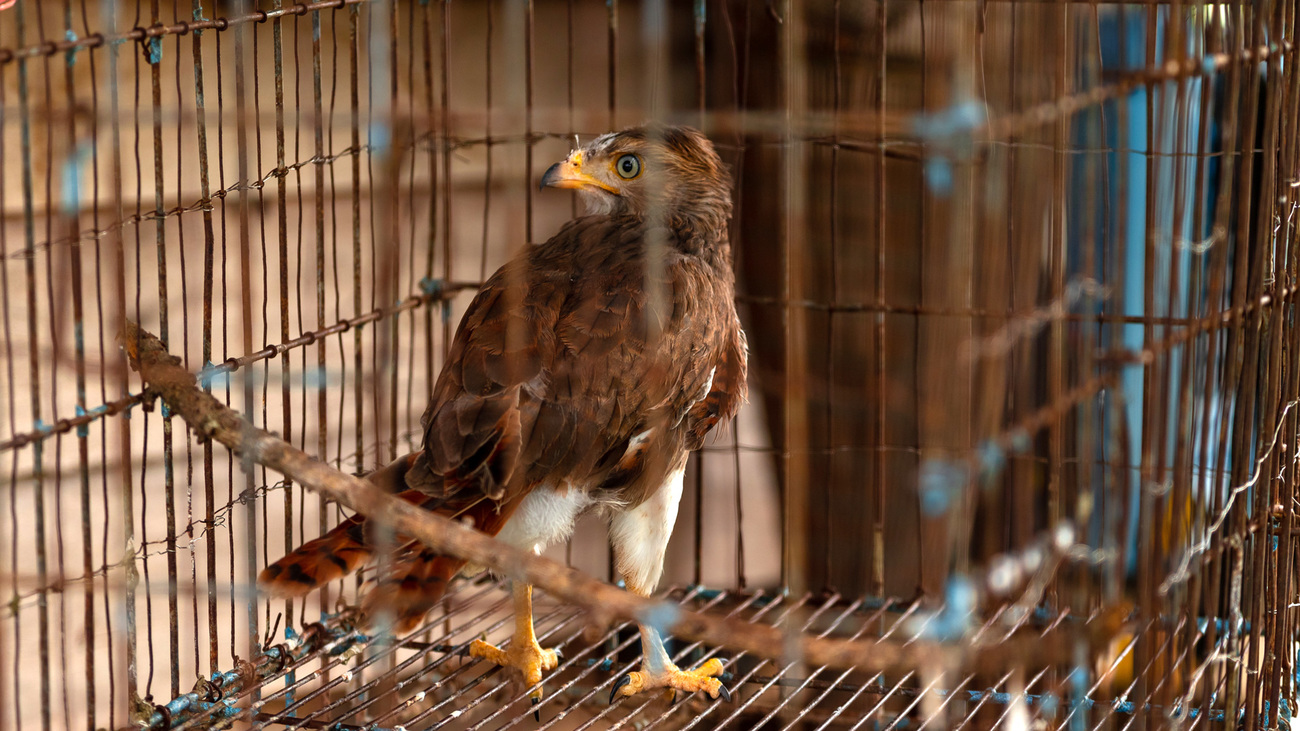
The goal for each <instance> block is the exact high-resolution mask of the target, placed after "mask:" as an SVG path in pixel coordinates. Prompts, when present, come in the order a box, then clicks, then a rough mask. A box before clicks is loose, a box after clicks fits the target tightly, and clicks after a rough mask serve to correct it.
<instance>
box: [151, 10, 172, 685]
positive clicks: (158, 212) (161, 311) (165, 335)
mask: <svg viewBox="0 0 1300 731" xmlns="http://www.w3.org/2000/svg"><path fill="white" fill-rule="evenodd" d="M151 13H152V22H153V23H154V24H155V25H157V24H160V23H161V22H162V18H161V16H160V14H159V2H158V0H152V7H151ZM151 43H153V44H156V48H157V49H158V58H157V59H154V58H152V57H151V58H150V63H149V82H150V93H151V100H152V112H153V114H152V122H153V166H154V216H155V217H156V220H155V225H154V248H155V250H156V256H157V260H158V338H159V339H160V340H162V343H163V345H164V346H168V345H170V337H171V336H170V323H169V319H170V318H169V314H168V302H169V297H168V287H167V284H168V281H167V231H166V221H167V219H166V205H165V200H164V196H165V190H166V188H165V181H164V177H163V176H164V166H163V140H162V58H161V56H162V39H161V38H155V39H153V40H152V41H151ZM141 284H142V283H141ZM162 429H163V484H164V490H165V501H166V506H165V512H166V520H167V528H166V531H167V538H166V541H167V543H166V545H167V579H168V580H167V629H168V639H169V642H168V649H169V659H170V661H171V673H170V680H171V686H170V688H171V695H170V696H169V697H171V698H175V697H176V696H178V695H180V692H181V679H180V625H179V606H178V602H179V596H178V594H177V590H178V588H179V587H178V586H177V582H176V572H177V569H176V479H175V469H174V467H175V465H174V463H173V454H172V417H171V414H170V412H169V411H168V410H167V408H166V407H165V406H164V408H163V410H162ZM142 458H143V459H147V457H144V455H142ZM142 472H143V471H142ZM145 565H146V567H147V566H148V563H147V562H146V564H145ZM150 593H151V594H152V590H151V591H150Z"/></svg>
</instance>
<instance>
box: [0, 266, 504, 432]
mask: <svg viewBox="0 0 1300 731" xmlns="http://www.w3.org/2000/svg"><path fill="white" fill-rule="evenodd" d="M427 284H428V286H426V287H425V290H424V291H423V292H420V293H418V294H413V295H410V296H408V297H406V298H405V299H403V300H401V301H400V302H398V303H397V304H396V305H393V306H392V307H379V308H376V309H373V310H371V311H369V312H365V313H362V314H360V315H357V316H356V317H352V318H348V319H345V320H339V321H338V322H336V323H334V324H332V325H330V326H328V327H324V328H321V329H319V330H311V331H308V332H305V333H303V334H302V335H299V336H298V337H296V338H294V339H293V340H289V341H287V342H283V343H276V344H274V345H267V346H266V347H264V348H262V349H261V350H258V351H256V352H254V353H248V354H246V355H241V356H232V357H230V358H227V359H225V360H224V361H222V362H221V363H216V364H212V365H210V366H207V367H205V368H203V369H202V370H200V371H199V372H198V373H197V374H196V378H198V379H199V383H200V384H205V385H208V386H211V385H213V384H212V380H213V378H214V377H216V376H220V375H225V374H229V373H233V372H235V371H237V370H239V369H240V368H243V367H245V366H248V365H251V364H253V363H256V362H258V361H263V360H269V359H271V358H274V357H276V356H279V355H282V354H284V353H287V352H289V351H291V350H295V349H297V348H301V347H304V346H307V345H311V344H313V343H315V342H316V341H317V340H320V339H321V338H325V337H329V336H331V335H338V334H341V333H345V332H347V331H349V330H351V329H353V328H359V327H363V326H365V325H368V324H371V323H375V322H379V321H380V320H383V319H385V318H387V317H391V316H392V315H396V314H400V313H402V312H406V311H408V310H415V309H417V308H420V307H423V306H425V305H428V304H431V303H434V302H445V301H446V300H448V299H450V298H451V297H452V296H454V295H455V294H456V293H458V292H461V291H464V290H467V289H478V287H479V286H480V284H479V283H478V282H440V281H432V282H429V283H427ZM149 393H150V392H149V391H147V390H146V391H144V392H142V393H135V394H130V395H128V396H124V397H122V398H121V399H118V400H116V401H112V402H110V403H107V404H103V405H101V406H96V407H95V408H93V409H89V410H87V411H86V412H85V413H84V414H79V415H77V416H74V417H65V418H62V419H57V420H55V421H54V423H52V424H50V425H49V426H45V427H41V428H38V429H35V430H32V431H29V432H25V433H23V434H18V435H16V436H14V437H11V438H10V439H7V440H5V441H3V442H0V452H5V451H8V450H11V449H17V448H20V447H24V446H27V445H28V444H31V443H33V442H37V441H41V440H44V439H47V438H49V437H50V436H53V435H56V434H66V433H68V432H70V431H72V430H73V429H76V428H78V427H82V426H86V425H87V424H90V423H91V422H93V421H96V420H98V419H102V418H104V417H106V416H112V415H113V414H117V413H121V412H122V411H125V410H127V409H129V408H131V407H133V406H136V405H138V404H141V403H144V402H145V401H147V400H148V399H149ZM114 408H115V409H116V410H112V409H114Z"/></svg>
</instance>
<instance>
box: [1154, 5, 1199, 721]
mask: <svg viewBox="0 0 1300 731" xmlns="http://www.w3.org/2000/svg"><path fill="white" fill-rule="evenodd" d="M1182 5H1183V4H1182V0H1175V1H1174V3H1173V5H1172V7H1171V10H1170V24H1169V30H1168V31H1167V35H1168V38H1169V41H1168V47H1167V48H1166V59H1168V57H1170V56H1172V57H1173V59H1174V60H1176V61H1178V62H1179V63H1181V62H1183V61H1184V60H1185V58H1186V57H1187V52H1188V45H1189V43H1190V38H1189V37H1188V35H1189V34H1188V30H1189V29H1190V25H1191V23H1190V21H1183V20H1181V18H1183V17H1184V13H1183V12H1182V10H1183V7H1182ZM1185 24H1186V25H1185ZM1188 84H1189V81H1188V79H1186V78H1184V77H1180V78H1179V79H1178V80H1177V81H1176V82H1175V87H1176V89H1175V96H1174V102H1173V105H1172V106H1173V108H1172V110H1170V111H1168V112H1163V115H1164V116H1165V117H1166V118H1170V117H1171V118H1172V124H1173V125H1175V128H1174V135H1173V137H1174V140H1173V148H1172V149H1171V150H1170V156H1169V157H1168V158H1166V160H1167V162H1165V163H1164V164H1165V165H1166V166H1167V167H1168V168H1169V170H1170V172H1171V174H1172V175H1173V186H1174V192H1173V208H1172V210H1171V212H1170V213H1171V216H1172V219H1173V220H1172V221H1171V223H1170V230H1171V235H1170V236H1171V238H1170V246H1169V247H1168V251H1169V268H1168V281H1169V285H1168V294H1167V300H1166V303H1165V312H1164V313H1163V314H1164V315H1165V316H1166V317H1186V318H1189V319H1190V318H1191V316H1192V311H1191V306H1190V305H1191V300H1192V296H1193V295H1192V292H1191V290H1190V289H1184V285H1183V279H1184V278H1183V275H1182V268H1183V261H1184V260H1185V259H1186V253H1185V252H1186V250H1187V249H1186V247H1185V246H1183V245H1182V242H1183V241H1184V240H1186V239H1187V238H1188V235H1187V233H1186V232H1185V228H1186V226H1185V224H1184V218H1185V212H1186V207H1187V205H1186V198H1187V195H1188V192H1187V187H1188V185H1187V178H1189V177H1191V176H1190V174H1189V171H1188V170H1186V169H1185V166H1186V165H1187V164H1188V162H1187V160H1188V158H1185V157H1184V155H1185V154H1186V153H1187V152H1188V140H1187V135H1188V133H1189V130H1188V129H1187V126H1188V124H1187V116H1188V115H1189V114H1190V104H1189V100H1188V98H1187V97H1188V94H1189V90H1188ZM1163 101H1165V106H1169V105H1168V103H1167V102H1168V100H1167V99H1164V100H1163ZM1164 127H1165V124H1164V123H1162V124H1161V129H1162V130H1163V129H1164ZM1192 160H1193V162H1192V164H1194V158H1192ZM1167 333H1168V331H1167V328H1162V337H1166V336H1167ZM1194 346H1195V343H1194V342H1188V343H1185V344H1184V345H1183V346H1182V350H1181V353H1179V352H1178V351H1177V350H1174V351H1170V352H1169V353H1167V354H1166V377H1165V379H1164V380H1165V382H1164V383H1163V384H1162V385H1163V388H1162V393H1161V395H1160V412H1159V415H1160V425H1161V428H1160V430H1159V442H1158V444H1157V446H1158V454H1159V457H1158V458H1157V461H1156V465H1157V469H1158V471H1159V475H1160V477H1159V479H1158V481H1157V484H1160V485H1163V484H1165V481H1166V480H1170V481H1172V489H1171V490H1169V491H1167V492H1168V494H1169V496H1170V497H1169V500H1168V502H1167V503H1166V507H1165V510H1164V512H1163V515H1162V517H1161V520H1160V521H1159V523H1160V524H1162V525H1160V528H1161V529H1162V530H1163V531H1164V533H1165V535H1164V539H1163V543H1162V544H1161V547H1162V549H1163V550H1162V551H1161V552H1162V553H1166V554H1168V553H1172V552H1173V551H1175V550H1177V547H1178V546H1182V545H1184V542H1185V537H1184V531H1183V525H1184V522H1185V521H1186V520H1189V519H1190V516H1189V515H1187V513H1188V512H1189V508H1190V505H1191V495H1190V492H1189V490H1188V482H1189V480H1188V479H1187V478H1188V475H1187V474H1186V472H1185V470H1184V469H1183V465H1184V463H1185V462H1186V461H1187V460H1188V458H1189V456H1188V455H1187V454H1186V452H1187V449H1186V445H1187V442H1188V440H1187V439H1186V438H1185V434H1186V432H1185V429H1186V427H1185V425H1186V424H1187V421H1188V417H1189V414H1188V413H1187V412H1188V409H1187V408H1185V406H1186V405H1185V404H1184V403H1183V401H1182V399H1181V394H1182V392H1183V390H1184V384H1186V383H1188V382H1190V381H1191V380H1192V378H1193V375H1192V374H1191V373H1190V372H1189V371H1190V369H1191V362H1192V361H1191V356H1192V352H1193V350H1194ZM1180 356H1181V357H1180ZM1176 359H1177V360H1176ZM1175 369H1176V370H1175ZM1175 372H1176V373H1177V378H1178V385H1177V387H1176V388H1177V389H1178V395H1177V398H1178V400H1177V402H1174V401H1173V400H1172V399H1173V398H1175V396H1172V395H1171V391H1172V390H1173V389H1174V388H1175V386H1174V383H1173V381H1174V374H1175ZM1171 408H1172V409H1173V410H1174V411H1173V414H1172V416H1171V414H1170V409H1171ZM1171 427H1172V430H1173V434H1172V436H1174V438H1175V439H1176V441H1175V443H1174V449H1173V454H1172V455H1170V454H1168V452H1169V441H1170V437H1171V433H1170V431H1171ZM1171 460H1172V461H1171ZM1162 489H1163V488H1162ZM1185 599H1186V594H1185V587H1184V586H1182V585H1180V586H1178V587H1176V588H1175V589H1174V590H1173V591H1170V592H1168V593H1167V594H1166V595H1165V599H1164V606H1163V607H1161V613H1162V614H1165V615H1167V616H1170V617H1178V616H1179V614H1180V612H1179V605H1180V604H1181V605H1183V607H1182V612H1181V614H1182V616H1183V617H1186V618H1188V624H1194V621H1192V620H1194V619H1195V616H1194V615H1193V614H1190V613H1187V607H1186V605H1185V603H1184V602H1185ZM1182 639H1183V637H1181V636H1180V633H1173V634H1171V636H1170V638H1169V640H1170V641H1169V643H1168V651H1167V653H1166V657H1168V658H1169V659H1168V660H1167V661H1165V663H1162V665H1158V666H1157V667H1161V666H1163V667H1164V668H1165V671H1166V672H1167V673H1168V675H1169V678H1170V680H1172V681H1173V682H1166V683H1164V684H1163V686H1162V687H1161V688H1160V690H1159V694H1158V695H1157V696H1156V697H1155V699H1154V702H1156V703H1158V704H1160V705H1162V706H1166V707H1168V706H1170V705H1171V704H1172V703H1173V701H1174V698H1175V695H1176V694H1180V693H1181V692H1182V688H1181V687H1180V686H1181V683H1182V682H1183V680H1185V679H1184V678H1180V676H1179V674H1178V671H1179V668H1177V667H1173V665H1174V664H1175V663H1176V662H1177V661H1176V659H1175V658H1177V657H1179V655H1180V653H1179V648H1180V644H1181V643H1180V641H1181V640H1182Z"/></svg>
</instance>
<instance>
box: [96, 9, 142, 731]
mask: <svg viewBox="0 0 1300 731" xmlns="http://www.w3.org/2000/svg"><path fill="white" fill-rule="evenodd" d="M100 9H101V12H102V18H103V25H104V26H105V27H108V28H116V27H117V0H108V1H107V2H104V3H102V4H101V5H100ZM118 71H119V64H118V47H117V46H114V45H111V44H110V45H109V48H108V97H109V100H110V101H109V107H110V109H109V118H110V119H111V120H112V130H111V133H110V134H111V137H110V140H109V143H110V149H112V150H113V155H112V181H113V185H112V193H111V195H112V209H111V210H112V213H113V215H114V216H115V220H118V221H120V220H122V219H123V218H125V205H124V203H123V200H122V190H123V181H122V130H121V121H120V119H121V117H120V105H119V84H118ZM109 244H110V247H111V249H112V257H113V271H112V273H111V275H110V276H111V278H112V282H113V293H112V300H111V302H112V304H113V317H112V318H111V319H110V320H109V322H112V323H121V322H123V321H125V319H126V303H127V294H126V293H127V289H126V251H125V246H124V243H123V237H122V235H121V232H120V230H118V229H116V228H115V229H114V230H113V231H111V232H110V233H109ZM105 363H107V364H108V367H109V368H110V370H111V371H112V372H113V373H114V374H115V375H116V378H114V381H115V383H114V389H115V390H116V391H117V395H118V396H119V397H121V396H125V395H126V394H127V393H129V388H128V385H129V383H128V376H127V373H128V372H129V371H128V366H127V363H126V357H125V355H124V354H123V353H122V352H121V351H120V350H117V349H115V352H114V353H113V356H112V358H111V359H109V358H105ZM118 464H119V470H120V474H119V479H118V490H119V492H120V493H121V494H120V495H119V501H120V503H121V505H122V516H121V521H122V523H121V525H122V529H123V531H122V532H123V535H122V540H123V547H124V549H125V551H124V552H125V554H126V556H127V559H126V562H125V563H126V565H125V566H124V568H123V573H124V581H123V584H124V590H123V600H122V603H123V611H122V612H120V616H121V621H120V623H121V624H124V625H125V633H126V639H125V641H124V642H123V643H122V653H123V655H124V657H123V659H122V662H123V664H124V665H125V666H126V698H127V699H133V698H136V697H138V685H139V683H138V679H137V668H136V643H137V631H136V600H135V599H136V597H135V595H136V587H137V584H138V582H139V578H138V575H137V573H136V559H135V522H134V515H135V508H134V505H133V500H132V498H133V495H132V472H133V465H132V461H131V422H130V421H129V420H128V419H126V418H123V419H122V420H121V422H120V423H119V425H118ZM107 502H108V500H107V490H106V495H105V507H107ZM105 535H106V536H107V532H106V533H105ZM104 553H105V556H104V558H105V563H107V559H108V547H107V538H105V547H104ZM105 581H106V585H107V578H106V580H105ZM106 595H107V593H106ZM105 615H106V617H107V618H108V623H109V631H110V632H112V617H113V616H115V615H114V613H111V612H110V611H109V608H108V607H107V606H106V607H105ZM109 678H110V683H111V685H110V691H109V702H110V707H112V708H114V709H119V708H121V707H122V706H121V705H119V704H118V703H117V693H116V680H115V678H116V674H115V673H110V674H109ZM115 717H116V714H114V716H113V718H115ZM111 721H112V718H110V722H111ZM113 725H114V726H116V725H117V724H116V723H114V724H113Z"/></svg>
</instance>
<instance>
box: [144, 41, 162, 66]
mask: <svg viewBox="0 0 1300 731" xmlns="http://www.w3.org/2000/svg"><path fill="white" fill-rule="evenodd" d="M145 55H146V57H147V58H148V59H149V63H150V64H153V65H155V66H156V65H158V64H160V63H162V37H160V36H154V37H152V38H150V39H149V40H148V41H146V42H145Z"/></svg>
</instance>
